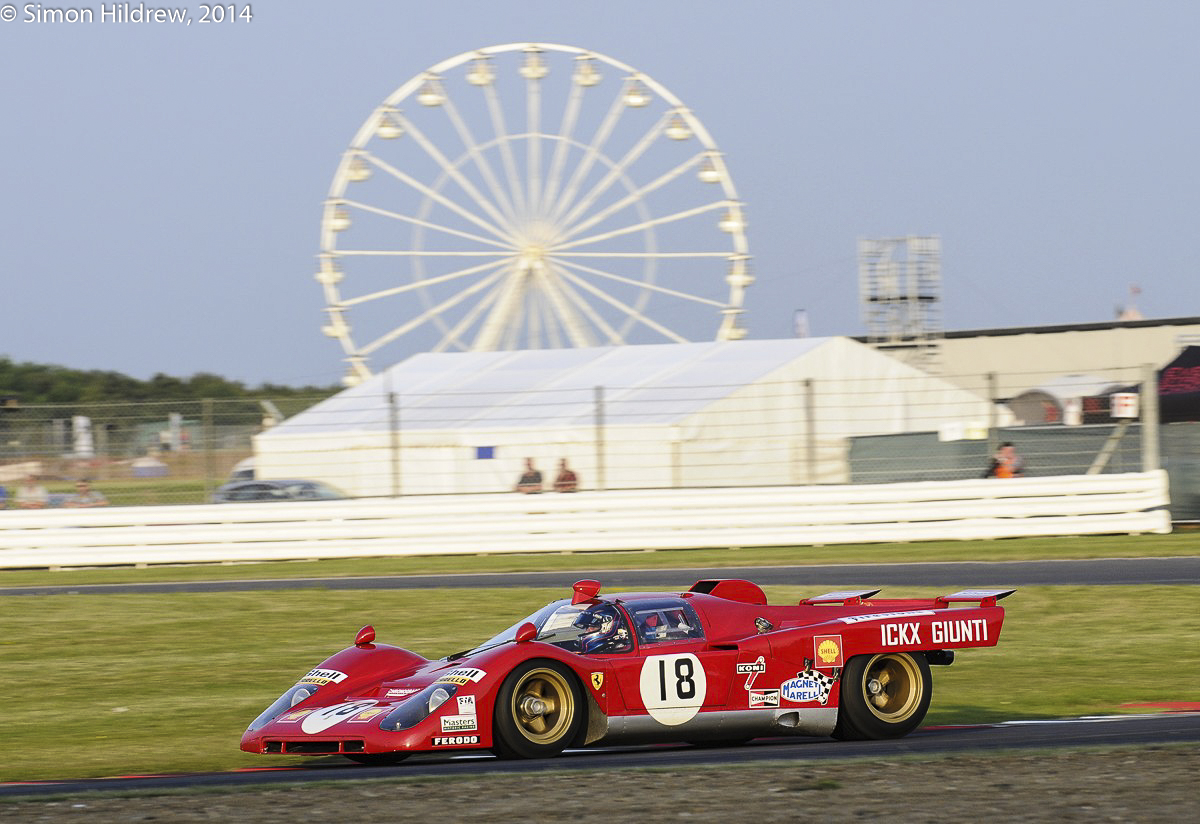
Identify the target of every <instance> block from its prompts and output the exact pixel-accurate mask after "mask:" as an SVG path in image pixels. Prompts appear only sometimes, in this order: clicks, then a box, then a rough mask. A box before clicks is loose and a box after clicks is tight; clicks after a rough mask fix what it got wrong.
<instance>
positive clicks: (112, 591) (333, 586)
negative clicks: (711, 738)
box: [0, 556, 1200, 595]
mask: <svg viewBox="0 0 1200 824" xmlns="http://www.w3.org/2000/svg"><path fill="white" fill-rule="evenodd" d="M582 578H595V579H596V580H598V581H600V582H601V583H602V584H603V585H604V589H605V591H608V592H614V591H620V590H627V589H630V588H635V587H637V588H647V587H649V588H664V589H682V588H684V587H687V586H690V585H691V584H692V583H693V582H694V581H698V580H702V579H705V578H746V579H748V580H751V581H754V582H755V583H757V584H762V585H774V584H781V585H790V586H811V587H822V586H831V587H850V586H861V587H864V588H867V587H884V586H929V587H952V588H954V589H963V588H968V587H1022V586H1124V585H1133V584H1175V585H1178V584H1191V585H1200V556H1189V557H1182V558H1099V559H1086V560H1071V561H1001V562H993V561H965V562H964V561H958V562H938V563H915V564H833V565H817V566H763V567H687V568H679V569H619V570H618V569H612V570H577V571H574V572H496V573H485V574H458V575H394V576H375V577H359V578H276V579H262V580H241V581H189V582H162V583H146V584H91V585H84V586H35V587H7V588H0V595H119V594H126V595H127V594H131V593H147V594H149V593H174V592H252V591H260V590H289V589H330V590H346V589H437V588H472V589H478V588H491V587H523V588H529V587H550V588H561V589H564V590H569V589H570V586H571V584H573V583H574V582H575V581H578V580H580V579H582Z"/></svg>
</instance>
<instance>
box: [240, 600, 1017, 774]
mask: <svg viewBox="0 0 1200 824" xmlns="http://www.w3.org/2000/svg"><path fill="white" fill-rule="evenodd" d="M877 592H878V590H875V589H868V590H853V591H841V592H831V593H828V594H826V595H820V596H817V597H815V598H806V599H804V600H802V601H801V602H800V603H799V604H798V605H795V606H789V605H776V606H768V604H767V598H766V596H765V595H764V594H763V591H762V589H761V588H759V587H758V586H757V585H755V584H753V583H751V582H750V581H743V580H707V581H700V582H698V583H697V584H695V585H694V586H693V587H692V588H691V589H690V590H688V591H687V592H658V593H646V592H642V593H632V594H614V595H603V596H602V595H600V594H599V593H600V583H599V582H598V581H595V580H585V581H579V582H578V583H576V584H575V586H574V587H573V595H572V597H570V598H569V599H563V600H559V601H555V602H553V603H551V604H549V605H548V606H546V607H544V608H542V609H540V610H538V611H537V612H535V613H534V614H533V615H530V616H529V617H528V618H526V619H524V620H523V621H520V622H518V623H516V624H514V625H513V626H512V627H510V628H509V629H507V630H505V631H504V632H501V633H500V634H499V635H496V636H495V637H493V638H491V639H490V640H488V641H484V642H483V644H481V645H480V646H478V647H476V648H474V649H472V650H467V651H464V652H459V653H456V654H453V655H449V656H447V657H446V658H442V659H440V660H438V661H429V660H426V659H425V658H423V657H421V656H420V655H417V654H416V653H414V652H410V651H408V650H404V649H401V648H400V647H396V646H392V645H389V644H380V643H376V642H375V630H374V628H373V627H370V626H367V627H363V628H362V630H360V631H359V633H358V637H357V638H355V640H354V646H353V647H350V648H348V649H345V650H342V651H341V652H339V653H337V654H336V655H334V656H333V657H331V658H328V659H326V660H325V661H324V662H322V663H321V664H319V665H318V666H317V667H316V668H315V669H313V670H312V671H310V672H309V673H308V674H307V675H305V676H303V677H302V678H300V680H299V682H298V683H296V684H295V685H294V686H292V687H291V688H290V689H288V690H287V691H286V692H285V693H284V694H283V695H282V696H280V697H279V699H278V700H277V701H275V703H273V704H272V705H271V706H270V707H269V708H267V710H266V711H264V712H263V713H262V714H261V715H260V716H258V718H257V719H255V720H254V721H253V722H252V723H251V724H250V727H249V729H247V730H246V733H245V734H244V735H243V736H242V742H241V748H242V749H243V750H245V751H246V752H251V753H264V754H272V755H344V756H346V757H347V758H349V759H351V760H352V761H358V762H361V763H364V764H391V763H395V762H398V761H400V760H402V759H404V758H405V757H406V756H408V755H410V754H411V753H414V752H426V751H435V752H436V751H439V750H487V749H491V750H493V751H494V752H496V753H497V754H499V755H501V756H506V757H519V758H540V757H548V756H553V755H557V754H558V753H559V752H561V751H562V750H563V748H564V747H579V746H584V745H589V744H594V745H598V746H607V745H609V744H614V743H615V744H624V743H654V742H662V743H667V742H674V741H687V742H693V743H699V744H708V743H725V744H735V743H741V742H745V741H749V740H750V739H752V738H756V737H760V736H781V735H810V736H825V735H832V736H833V737H835V738H842V739H876V738H898V737H900V736H903V735H906V734H908V733H909V732H911V731H912V730H913V729H915V728H916V727H917V726H918V725H919V724H920V723H921V720H922V719H923V718H924V717H925V711H926V710H927V709H928V707H929V700H930V697H931V696H932V689H933V686H932V678H931V676H930V666H931V665H939V666H945V665H948V664H950V663H951V662H952V661H953V660H954V655H955V652H956V651H958V650H960V649H964V648H969V647H992V646H995V645H996V642H997V640H999V636H1000V628H1001V625H1002V624H1003V622H1004V609H1003V608H1002V607H999V606H997V605H996V602H997V601H998V600H1000V599H1001V598H1003V597H1005V596H1007V595H1009V594H1011V593H1012V592H1013V590H996V589H973V590H964V591H962V592H957V593H954V594H953V595H945V596H942V597H940V598H908V599H895V598H890V599H876V598H875V594H876V593H877ZM449 608H450V607H447V609H449ZM467 608H468V609H469V605H468V607H467ZM436 618H437V616H436V615H435V616H431V619H434V620H436ZM280 643H286V641H281V642H280Z"/></svg>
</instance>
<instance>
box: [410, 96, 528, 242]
mask: <svg viewBox="0 0 1200 824" xmlns="http://www.w3.org/2000/svg"><path fill="white" fill-rule="evenodd" d="M447 99H449V98H447ZM397 119H398V120H399V121H400V123H401V125H402V126H403V127H404V128H405V129H407V130H408V132H409V134H410V135H411V137H412V139H413V140H414V141H415V142H416V143H417V145H418V146H420V147H421V148H422V149H424V150H425V153H426V154H427V155H429V156H430V157H431V158H432V159H433V161H434V162H435V163H437V164H438V166H440V167H441V168H442V171H443V172H444V173H445V174H446V175H447V176H448V177H449V178H450V179H451V180H453V181H454V182H455V183H457V184H458V185H459V187H460V188H461V189H462V190H463V191H464V192H466V194H467V196H468V197H470V198H471V199H472V200H474V201H475V204H476V205H477V206H479V207H480V208H481V209H483V211H485V212H486V213H487V215H488V217H490V218H491V219H492V220H493V221H495V222H496V223H497V224H498V225H500V226H504V225H505V224H506V223H507V218H505V216H504V215H503V214H501V213H500V210H499V209H497V208H496V206H495V205H494V204H493V203H492V202H491V201H490V200H488V199H487V198H485V197H484V196H483V195H482V194H481V193H480V191H479V190H478V189H477V188H475V184H474V183H472V182H471V181H469V180H467V178H466V177H464V176H463V173H462V172H460V171H459V170H458V167H457V166H456V165H454V164H453V163H451V162H450V159H449V158H447V157H446V156H445V155H444V154H442V152H441V151H440V150H439V149H438V147H437V146H434V145H433V143H432V142H431V141H430V140H429V138H428V137H426V136H425V133H424V132H422V131H421V130H420V129H418V128H417V127H416V125H415V124H413V122H412V121H411V120H409V119H408V118H406V117H404V116H403V115H397ZM510 228H511V227H510Z"/></svg>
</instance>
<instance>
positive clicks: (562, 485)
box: [554, 458, 579, 492]
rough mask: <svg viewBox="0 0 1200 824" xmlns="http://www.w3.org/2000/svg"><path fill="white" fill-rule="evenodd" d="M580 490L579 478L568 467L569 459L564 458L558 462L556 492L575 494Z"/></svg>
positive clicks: (555, 482) (555, 480)
mask: <svg viewBox="0 0 1200 824" xmlns="http://www.w3.org/2000/svg"><path fill="white" fill-rule="evenodd" d="M578 489H579V478H578V477H577V476H576V475H575V471H574V470H573V469H571V468H570V467H568V466H567V459H566V458H562V459H560V460H559V462H558V475H556V476H555V478H554V491H555V492H575V491H576V490H578Z"/></svg>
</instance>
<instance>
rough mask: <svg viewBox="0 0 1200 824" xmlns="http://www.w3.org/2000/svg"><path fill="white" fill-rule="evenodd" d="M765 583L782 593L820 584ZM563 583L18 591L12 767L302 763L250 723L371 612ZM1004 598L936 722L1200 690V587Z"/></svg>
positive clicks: (396, 628) (457, 604)
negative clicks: (276, 754) (250, 741)
mask: <svg viewBox="0 0 1200 824" xmlns="http://www.w3.org/2000/svg"><path fill="white" fill-rule="evenodd" d="M768 593H769V595H770V597H771V600H772V601H773V602H785V601H794V600H796V599H797V598H799V597H800V596H801V595H803V594H811V592H809V591H807V590H801V589H800V588H798V587H770V588H768ZM888 594H889V595H893V596H916V595H930V594H935V593H934V592H933V591H932V590H928V589H922V590H908V589H904V590H901V589H898V590H895V591H892V590H889V593H888ZM562 595H563V593H562V592H561V591H560V590H557V589H555V590H547V589H541V590H456V591H452V592H447V591H445V590H428V591H380V592H370V593H363V592H354V591H346V592H341V591H338V592H334V591H328V590H321V589H311V590H304V591H291V592H272V593H262V592H252V593H205V594H188V595H121V596H86V595H75V596H69V595H68V596H27V597H19V598H5V599H3V601H0V610H2V611H0V660H2V661H3V671H4V676H5V690H4V703H3V706H4V724H3V734H4V743H5V751H6V752H7V753H8V757H6V758H5V759H4V760H3V762H2V763H0V780H17V779H38V778H52V777H66V776H70V777H77V776H97V775H114V774H124V773H133V772H171V771H181V770H210V769H232V768H236V767H245V766H266V765H268V764H286V763H296V762H295V759H287V758H262V757H257V756H251V755H248V754H245V753H241V752H239V751H238V749H237V747H238V741H239V739H240V736H241V733H242V730H243V729H244V728H245V726H246V724H247V723H248V722H249V721H250V720H251V719H253V718H254V717H255V716H256V715H257V714H258V713H259V712H260V711H261V710H262V709H263V708H264V707H265V706H266V705H267V704H268V703H270V701H272V700H273V699H274V698H275V697H276V696H277V695H278V694H279V693H281V692H282V691H283V690H284V689H286V688H287V687H288V686H289V685H291V684H292V683H294V682H295V680H296V678H297V677H298V676H299V675H301V674H303V673H304V672H306V671H307V670H308V669H310V668H311V667H313V666H315V665H316V664H317V663H319V662H320V661H321V660H323V659H324V658H325V657H327V656H328V655H331V654H332V653H334V652H336V651H337V650H339V649H341V648H343V647H345V646H348V645H349V644H350V643H352V641H353V637H354V634H355V632H356V631H357V630H358V629H359V627H361V626H362V625H364V624H367V623H372V624H374V625H375V627H376V628H377V630H378V632H379V637H380V640H381V641H384V642H390V643H398V644H400V645H401V646H405V647H408V648H411V649H413V650H414V651H416V652H419V653H421V654H422V655H425V656H427V657H436V656H440V655H444V654H446V653H448V652H450V651H452V650H454V649H461V648H462V647H464V646H467V645H469V644H470V643H472V642H475V641H478V640H480V639H482V638H484V637H486V636H487V635H489V634H490V633H492V632H493V631H496V630H498V629H501V628H502V627H504V626H506V625H508V624H510V623H512V621H513V620H515V619H516V618H517V617H519V616H520V615H522V614H525V613H527V612H529V611H532V610H533V609H534V608H536V607H537V606H540V605H541V604H543V603H545V602H546V601H548V600H551V599H553V598H557V597H561V596H562ZM448 604H449V605H451V606H450V607H447V605H448ZM1004 605H1005V606H1006V607H1008V615H1009V617H1008V620H1007V622H1006V626H1005V630H1004V636H1003V637H1002V638H1001V641H1000V645H999V646H998V647H997V648H995V649H983V650H969V651H966V652H964V653H962V654H961V655H960V656H959V660H958V661H957V662H956V663H955V664H954V665H953V666H951V667H948V668H944V667H939V668H935V669H934V679H935V693H934V702H933V708H932V710H931V712H930V715H929V718H928V722H929V723H970V722H982V721H989V720H999V719H1004V718H1039V717H1057V716H1063V715H1079V714H1088V713H1108V712H1117V711H1120V710H1119V708H1120V706H1121V705H1122V704H1126V703H1137V702H1153V701H1178V700H1193V701H1194V700H1200V694H1198V693H1197V687H1196V685H1197V684H1200V645H1197V644H1196V643H1195V639H1196V638H1197V637H1200V609H1197V607H1198V606H1200V590H1197V588H1196V587H1183V586H1179V587H1170V586H1163V587H1031V588H1028V589H1025V590H1021V591H1020V592H1018V593H1017V594H1016V595H1014V596H1013V597H1011V598H1009V599H1007V600H1006V601H1004ZM431 616H436V619H433V618H431Z"/></svg>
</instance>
